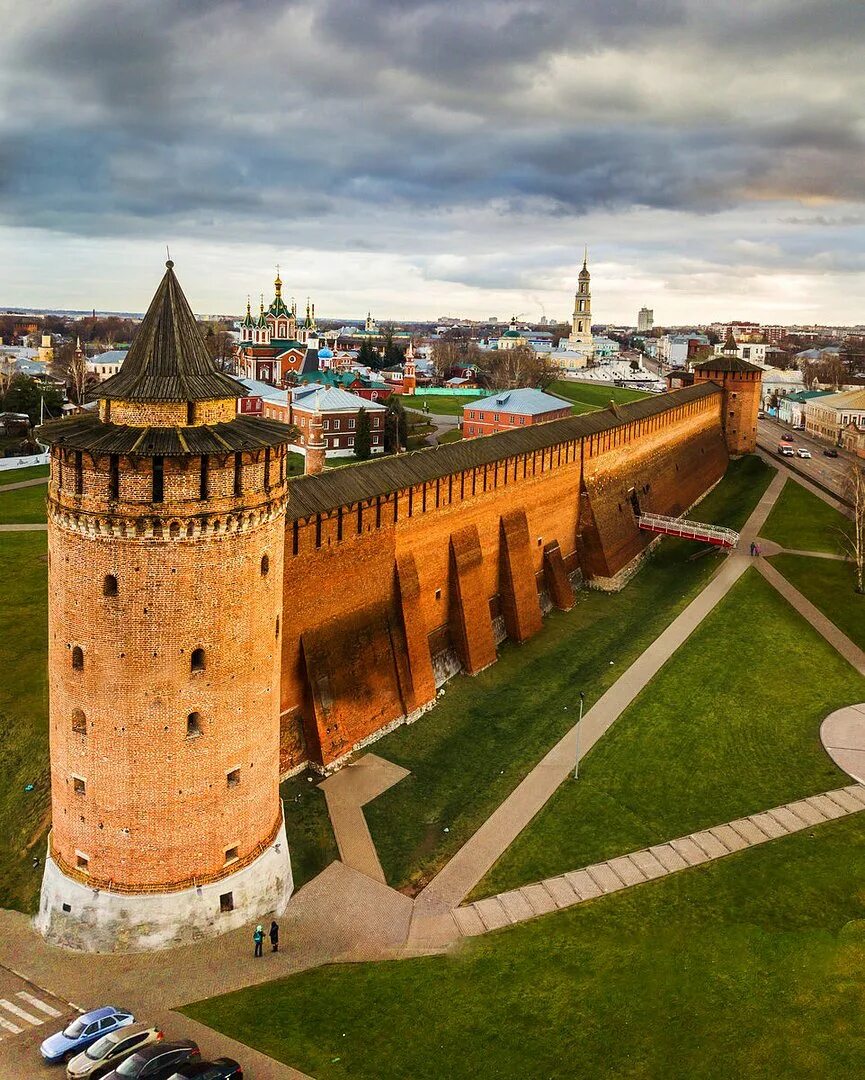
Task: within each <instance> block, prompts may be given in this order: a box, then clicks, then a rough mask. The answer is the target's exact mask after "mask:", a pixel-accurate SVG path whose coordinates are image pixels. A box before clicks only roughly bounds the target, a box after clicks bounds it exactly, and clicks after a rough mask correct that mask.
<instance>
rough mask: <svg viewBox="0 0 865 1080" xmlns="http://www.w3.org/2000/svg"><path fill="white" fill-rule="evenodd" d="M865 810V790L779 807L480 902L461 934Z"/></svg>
mask: <svg viewBox="0 0 865 1080" xmlns="http://www.w3.org/2000/svg"><path fill="white" fill-rule="evenodd" d="M862 810H865V787H863V786H862V785H860V784H851V785H850V786H849V787H845V788H839V789H837V790H836V791H826V792H823V794H822V795H812V796H810V797H809V798H807V799H799V800H797V801H796V802H792V803H786V804H785V805H784V806H776V807H774V808H773V809H772V810H766V811H765V812H764V813H762V814H752V815H751V816H750V817H745V818H739V819H738V820H736V821H730V822H728V823H727V824H725V825H715V826H713V827H712V828H710V829H702V830H701V831H700V832H695V833H691V834H690V835H689V836H681V837H679V838H678V839H676V840H670V841H669V843H666V844H656V845H655V846H653V847H649V848H643V849H642V850H640V851H632V852H630V853H629V854H627V855H620V856H618V857H617V858H615V859H608V860H607V861H606V862H601V863H593V864H592V865H591V866H586V867H583V869H581V870H573V871H569V872H568V873H566V874H561V875H560V876H558V877H554V878H547V879H546V880H545V881H539V882H536V883H535V884H533V885H524V886H523V887H522V888H520V889H513V890H511V891H510V892H504V893H499V894H498V895H497V896H490V897H487V898H486V899H484V900H476V901H475V902H474V903H473V904H469V905H467V906H466V907H461V908H457V909H456V911H455V912H454V915H455V917H456V922H457V925H458V926H459V929H460V933H461V934H462V935H464V936H467V937H473V936H475V935H477V934H485V933H487V932H488V931H490V930H500V929H501V928H502V927H504V926H513V925H514V923H519V922H525V921H526V920H527V919H534V918H537V916H539V915H546V914H548V913H549V912H551V911H557V910H559V909H561V908H567V907H574V906H575V905H576V904H581V903H583V901H584V900H594V899H595V898H596V897H598V896H603V895H605V894H606V893H611V892H617V891H618V890H619V889H627V888H630V886H632V885H642V884H643V883H644V882H646V881H651V880H654V879H655V878H661V877H665V876H667V875H668V874H675V873H677V872H678V871H679V870H688V869H690V867H692V866H698V865H699V864H701V863H705V862H711V861H713V860H715V859H723V858H724V857H725V856H726V855H732V854H733V852H736V851H743V850H744V849H745V848H749V847H754V846H755V845H757V844H765V843H766V842H767V841H769V840H775V839H776V838H777V837H779V836H789V835H790V834H791V833H796V832H801V831H802V830H803V829H811V828H813V827H814V826H815V825H821V824H823V822H826V821H830V820H832V819H834V818H840V817H845V816H847V815H849V814H858V813H860V812H861V811H862Z"/></svg>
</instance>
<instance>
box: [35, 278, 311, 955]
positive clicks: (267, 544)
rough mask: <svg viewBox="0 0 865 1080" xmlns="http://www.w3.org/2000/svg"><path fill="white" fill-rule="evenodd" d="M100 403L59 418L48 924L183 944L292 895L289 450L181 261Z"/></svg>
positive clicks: (54, 430)
mask: <svg viewBox="0 0 865 1080" xmlns="http://www.w3.org/2000/svg"><path fill="white" fill-rule="evenodd" d="M166 266H167V270H166V273H165V276H164V277H163V279H162V282H161V284H160V286H159V289H158V290H157V292H156V295H155V296H154V298H153V301H152V303H151V305H150V308H149V309H148V311H147V314H146V316H145V317H144V320H143V322H142V324H141V326H140V327H139V330H138V333H137V335H136V337H135V340H134V342H133V344H132V347H131V349H130V350H129V353H128V355H127V357H126V360H125V362H124V364H123V367H122V369H121V371H120V372H119V374H117V375H116V376H114V377H113V378H111V379H109V380H107V381H106V382H104V383H103V384H102V385H101V386H100V387H99V391H98V393H99V402H98V411H93V412H90V411H84V412H81V413H77V414H75V415H73V416H71V417H68V418H66V419H64V420H58V421H55V422H53V423H49V424H46V425H45V426H44V427H43V428H42V434H41V437H42V438H43V439H44V440H45V441H46V442H48V443H49V444H50V445H51V477H50V483H49V490H48V553H49V554H48V558H49V584H48V591H49V598H50V601H49V627H48V631H49V649H48V664H49V693H50V744H51V799H52V829H51V834H50V838H49V845H48V854H47V857H46V861H45V874H44V878H43V883H42V896H41V902H40V907H39V914H38V916H37V920H36V921H37V926H38V927H39V929H40V930H41V932H42V933H43V934H44V935H45V936H46V937H47V938H48V939H49V940H51V941H53V942H56V943H59V944H63V945H67V946H69V947H72V948H77V949H83V950H91V951H103V950H124V949H129V950H134V949H148V948H164V947H167V946H170V945H174V944H179V943H183V942H188V941H193V940H196V939H197V938H200V937H202V936H205V935H213V934H218V933H222V932H223V931H226V930H230V929H233V928H235V927H237V926H239V925H241V924H242V923H244V922H246V921H248V920H254V919H257V918H262V917H264V916H265V915H266V914H267V913H270V912H281V911H282V910H283V909H284V907H285V905H286V903H287V901H288V899H289V897H290V895H291V891H292V876H291V865H290V861H289V853H288V845H287V843H286V836H285V825H284V821H283V815H282V806H281V804H280V800H279V788H278V778H279V675H280V644H281V627H280V615H281V612H282V566H283V545H284V517H285V507H286V500H287V489H286V469H285V454H286V444H287V442H288V439H289V436H290V434H291V429H290V428H288V427H287V426H286V425H284V424H280V423H277V422H276V421H273V420H261V419H254V418H252V417H245V416H238V415H237V399H238V398H239V397H241V396H242V395H243V393H244V391H243V388H242V387H241V386H240V385H239V384H238V383H237V382H235V381H234V379H231V378H229V377H228V376H227V375H225V374H223V373H222V372H220V371H218V370H217V369H216V367H215V365H214V363H213V361H212V360H211V358H210V356H209V355H208V353H207V350H206V348H205V345H204V341H203V339H202V337H201V334H200V331H199V329H198V326H197V325H196V322H195V318H194V316H193V314H192V311H191V310H190V308H189V304H188V303H187V301H186V298H185V296H184V295H183V292H182V291H181V288H180V285H179V284H178V282H177V278H176V277H175V275H174V270H173V264H172V263H171V262H170V261H169V262H168V263H167V264H166Z"/></svg>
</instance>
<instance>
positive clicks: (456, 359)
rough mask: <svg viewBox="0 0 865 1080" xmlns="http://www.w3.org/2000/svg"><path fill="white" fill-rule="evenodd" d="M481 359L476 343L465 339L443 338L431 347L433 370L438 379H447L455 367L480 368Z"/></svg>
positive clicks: (481, 354)
mask: <svg viewBox="0 0 865 1080" xmlns="http://www.w3.org/2000/svg"><path fill="white" fill-rule="evenodd" d="M482 357H483V353H482V352H481V349H480V346H479V345H478V343H477V342H476V341H468V340H467V339H466V338H465V337H457V336H454V337H448V336H445V337H443V338H442V339H441V340H440V341H436V342H435V343H434V345H433V347H432V364H433V369H434V371H435V373H436V375H438V377H439V378H440V379H445V378H447V376H448V373H449V372H450V371H451V370H452V369H453V368H455V367H467V366H468V365H469V364H474V365H475V367H480V366H481V359H482Z"/></svg>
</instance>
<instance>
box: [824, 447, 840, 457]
mask: <svg viewBox="0 0 865 1080" xmlns="http://www.w3.org/2000/svg"><path fill="white" fill-rule="evenodd" d="M823 453H824V454H825V455H826V457H838V451H837V450H835V449H833V448H832V447H831V446H829V447H827V448H826V449H825V450H824V451H823Z"/></svg>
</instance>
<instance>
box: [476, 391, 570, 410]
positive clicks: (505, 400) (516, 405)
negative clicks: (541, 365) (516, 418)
mask: <svg viewBox="0 0 865 1080" xmlns="http://www.w3.org/2000/svg"><path fill="white" fill-rule="evenodd" d="M464 407H465V408H470V409H474V410H475V411H476V412H491V413H496V412H508V413H517V414H518V415H520V416H543V415H544V414H545V413H548V412H553V411H557V410H559V409H569V408H570V407H571V403H570V402H569V401H565V399H564V398H560V397H555V396H554V395H553V394H545V393H544V392H543V390H536V389H534V387H531V386H525V387H520V388H519V389H517V390H502V391H501V392H500V393H498V394H493V395H492V396H491V397H485V398H481V399H480V400H479V401H473V402H472V403H471V404H470V405H467V406H464Z"/></svg>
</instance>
